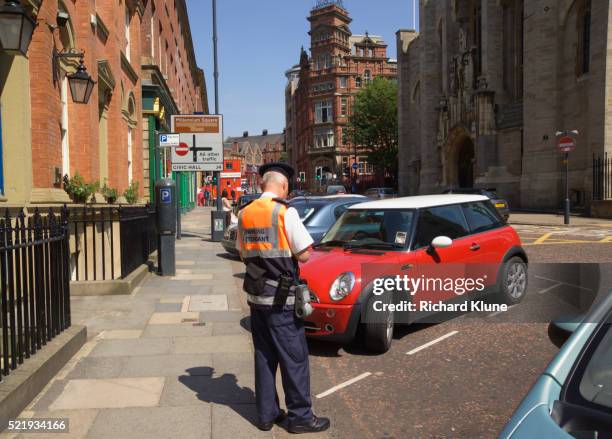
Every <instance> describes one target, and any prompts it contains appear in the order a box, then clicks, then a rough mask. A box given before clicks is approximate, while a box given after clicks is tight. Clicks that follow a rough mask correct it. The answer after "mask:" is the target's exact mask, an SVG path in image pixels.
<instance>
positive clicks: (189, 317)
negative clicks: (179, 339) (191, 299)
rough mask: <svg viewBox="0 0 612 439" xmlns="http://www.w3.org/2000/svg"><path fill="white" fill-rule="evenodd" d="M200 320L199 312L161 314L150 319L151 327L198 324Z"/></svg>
mask: <svg viewBox="0 0 612 439" xmlns="http://www.w3.org/2000/svg"><path fill="white" fill-rule="evenodd" d="M199 319H200V315H199V313H197V312H161V313H154V314H153V315H152V316H151V318H150V319H149V325H177V324H181V323H196V322H198V321H199Z"/></svg>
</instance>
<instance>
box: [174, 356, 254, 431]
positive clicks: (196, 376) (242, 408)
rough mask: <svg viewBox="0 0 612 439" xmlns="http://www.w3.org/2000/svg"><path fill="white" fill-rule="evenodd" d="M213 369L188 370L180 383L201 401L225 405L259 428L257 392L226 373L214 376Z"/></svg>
mask: <svg viewBox="0 0 612 439" xmlns="http://www.w3.org/2000/svg"><path fill="white" fill-rule="evenodd" d="M214 371H215V369H214V368H212V367H194V368H190V369H187V370H186V371H185V372H187V373H188V374H189V375H182V376H180V377H179V378H178V379H179V382H180V383H182V384H184V385H185V386H187V387H188V388H189V389H191V390H192V391H194V392H195V393H196V396H197V397H198V399H199V400H200V401H204V402H208V403H215V404H219V405H225V406H227V407H229V408H231V409H232V410H234V412H236V413H237V414H238V415H240V416H242V417H243V418H244V419H246V420H247V421H248V422H250V423H251V424H252V425H253V426H257V422H258V419H257V413H256V411H255V410H254V404H255V392H254V391H253V390H252V389H250V388H248V387H242V386H240V385H239V384H238V379H237V378H236V375H234V374H231V373H224V374H223V375H221V376H218V377H215V376H213V374H214Z"/></svg>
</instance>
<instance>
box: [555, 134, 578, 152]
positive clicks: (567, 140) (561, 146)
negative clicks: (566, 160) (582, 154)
mask: <svg viewBox="0 0 612 439" xmlns="http://www.w3.org/2000/svg"><path fill="white" fill-rule="evenodd" d="M557 149H558V150H559V152H570V151H573V150H574V149H576V141H575V140H574V138H573V137H569V136H563V137H560V138H559V140H558V141H557Z"/></svg>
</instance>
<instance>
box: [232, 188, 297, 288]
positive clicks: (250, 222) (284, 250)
mask: <svg viewBox="0 0 612 439" xmlns="http://www.w3.org/2000/svg"><path fill="white" fill-rule="evenodd" d="M287 209H288V207H287V205H286V203H285V202H284V201H282V200H279V199H276V198H275V199H273V198H259V199H258V200H255V201H252V202H251V203H249V204H247V205H246V206H245V207H243V208H242V210H241V211H240V216H239V220H238V228H239V236H240V247H241V250H240V254H241V255H242V259H243V260H244V262H245V263H246V264H254V265H256V266H257V267H259V268H261V269H262V270H265V277H266V278H268V279H270V280H277V279H278V278H279V277H280V276H291V277H293V278H295V279H297V278H298V264H297V260H296V259H295V258H294V257H293V254H292V252H291V247H290V245H289V240H288V239H287V233H286V232H285V214H286V213H287Z"/></svg>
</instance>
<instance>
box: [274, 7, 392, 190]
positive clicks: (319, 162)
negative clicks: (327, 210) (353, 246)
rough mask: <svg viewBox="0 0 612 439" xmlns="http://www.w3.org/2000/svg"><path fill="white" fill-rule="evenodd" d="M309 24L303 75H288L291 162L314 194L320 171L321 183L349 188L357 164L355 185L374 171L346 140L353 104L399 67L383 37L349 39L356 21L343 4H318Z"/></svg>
mask: <svg viewBox="0 0 612 439" xmlns="http://www.w3.org/2000/svg"><path fill="white" fill-rule="evenodd" d="M308 21H309V22H310V31H309V35H310V38H311V48H310V55H308V53H307V52H306V51H305V50H304V49H302V52H301V55H300V63H299V71H297V68H293V69H291V70H290V71H289V72H288V74H287V77H288V79H289V84H288V86H287V88H286V91H285V94H286V99H285V101H286V102H287V109H286V110H287V111H286V115H287V116H286V118H287V121H286V125H287V127H288V129H287V134H288V141H287V156H288V157H289V158H290V160H291V162H292V163H294V165H295V166H296V168H297V169H296V170H297V171H298V172H303V173H304V175H305V176H306V186H308V187H311V188H314V187H315V186H316V185H317V181H316V179H315V174H316V169H317V168H319V169H321V171H322V174H323V175H322V177H323V182H326V181H327V182H330V181H332V180H339V181H341V182H342V183H344V184H346V185H348V184H349V183H350V174H349V169H351V167H352V165H353V163H355V162H357V163H358V171H357V173H358V175H357V179H358V180H359V179H360V180H366V179H367V176H369V175H372V167H371V166H370V165H369V164H368V163H367V160H366V158H365V157H361V156H360V155H359V153H358V151H359V149H358V148H355V145H351V144H350V142H349V141H348V139H347V131H346V126H347V123H348V121H349V116H350V111H351V107H352V101H353V99H354V96H355V94H356V93H357V92H358V91H359V90H360V89H361V88H362V87H363V86H364V85H365V84H367V83H368V82H370V81H371V80H372V79H373V78H375V77H384V78H389V79H394V78H395V77H396V74H397V64H396V62H395V61H394V60H390V59H389V58H388V57H387V45H386V44H385V42H384V41H383V39H382V38H381V37H377V36H374V35H369V34H368V33H365V35H353V34H352V33H351V30H350V27H349V25H350V23H351V21H352V20H351V18H350V17H349V13H348V11H347V10H346V9H345V8H344V6H343V4H342V1H340V0H335V1H332V0H319V1H318V2H317V5H316V7H315V8H314V9H312V10H311V12H310V16H309V17H308Z"/></svg>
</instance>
